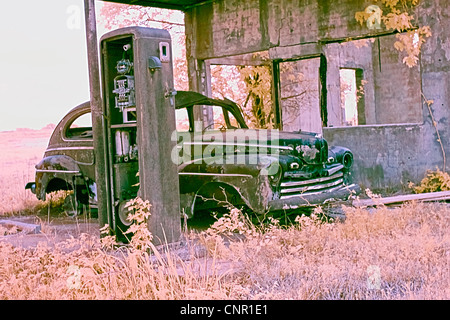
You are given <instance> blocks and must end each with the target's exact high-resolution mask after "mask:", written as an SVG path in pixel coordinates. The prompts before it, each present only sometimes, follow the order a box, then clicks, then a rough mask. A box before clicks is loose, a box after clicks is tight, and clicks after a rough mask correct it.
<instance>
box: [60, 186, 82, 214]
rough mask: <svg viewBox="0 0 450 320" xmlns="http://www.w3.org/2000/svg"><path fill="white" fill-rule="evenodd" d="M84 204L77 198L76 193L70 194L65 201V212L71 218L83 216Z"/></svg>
mask: <svg viewBox="0 0 450 320" xmlns="http://www.w3.org/2000/svg"><path fill="white" fill-rule="evenodd" d="M83 207H84V206H83V204H82V203H81V202H80V201H78V200H77V199H76V197H75V193H73V192H71V193H69V194H68V195H67V196H66V198H65V199H64V206H63V208H64V211H65V212H66V214H67V215H68V216H70V217H74V216H77V215H81V214H82V213H83Z"/></svg>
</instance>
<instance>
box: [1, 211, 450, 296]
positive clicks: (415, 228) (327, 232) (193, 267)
mask: <svg viewBox="0 0 450 320" xmlns="http://www.w3.org/2000/svg"><path fill="white" fill-rule="evenodd" d="M448 212H449V209H448V207H447V205H443V204H421V203H414V204H407V205H405V206H402V207H401V208H395V209H388V208H380V209H377V210H376V211H374V212H372V213H370V212H369V211H367V210H363V209H350V208H349V209H347V214H348V218H347V220H346V221H345V222H344V223H323V222H322V221H321V220H319V219H317V218H314V216H313V217H312V218H309V217H302V218H300V219H297V221H296V222H295V223H294V224H293V225H291V226H289V227H281V226H279V225H278V224H277V222H276V221H272V222H271V223H269V224H266V225H265V226H259V227H255V226H254V225H251V224H249V223H247V221H246V220H245V219H243V216H242V215H241V213H240V212H239V211H238V210H232V212H231V213H230V215H227V216H225V217H224V218H223V219H222V220H220V221H219V222H218V224H216V225H214V226H213V227H212V228H210V229H208V230H207V231H205V232H202V233H201V234H200V235H195V238H196V239H198V241H200V243H202V244H203V245H204V246H205V247H206V248H207V252H208V254H207V255H206V256H204V257H203V258H196V259H194V258H193V252H194V247H193V246H191V247H189V246H188V247H187V250H188V251H189V250H190V251H189V252H190V255H191V259H189V258H188V259H186V257H184V258H182V257H181V256H180V255H179V254H176V253H169V252H165V249H155V248H154V247H152V248H151V252H152V255H149V254H148V253H147V251H145V250H142V249H140V247H139V245H136V246H132V247H128V248H121V249H110V250H105V248H104V247H103V249H102V243H101V241H100V240H99V239H98V238H92V237H89V236H87V235H81V236H80V237H79V238H74V239H71V240H68V241H65V242H61V243H59V244H58V245H57V246H56V247H54V248H51V247H46V246H38V247H37V248H31V249H24V248H20V247H13V246H12V245H9V244H7V243H5V242H0V299H449V298H450V289H449V288H450V286H449V284H450V283H449V279H450V278H449V259H450V255H449V252H450V251H449V249H450V216H449V214H448ZM230 217H232V218H230ZM236 222H238V223H237V224H236ZM231 231H232V233H230V232H231ZM237 234H240V235H241V236H240V237H237V236H236V235H237ZM224 235H227V236H229V235H231V237H230V238H225V237H224ZM191 236H192V237H193V235H191ZM224 239H228V240H227V241H225V240H224ZM106 240H108V238H106ZM109 240H110V239H109ZM106 244H108V241H106ZM103 245H105V239H104V240H103ZM109 248H111V247H109Z"/></svg>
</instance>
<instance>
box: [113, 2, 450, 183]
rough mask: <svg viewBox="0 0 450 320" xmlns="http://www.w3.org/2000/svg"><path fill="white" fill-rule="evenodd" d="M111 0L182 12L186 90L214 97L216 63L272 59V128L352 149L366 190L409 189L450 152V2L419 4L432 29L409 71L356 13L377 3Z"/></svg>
mask: <svg viewBox="0 0 450 320" xmlns="http://www.w3.org/2000/svg"><path fill="white" fill-rule="evenodd" d="M115 2H121V3H129V4H137V5H144V6H153V7H163V8H169V9H178V10H182V11H184V12H185V28H186V29H185V30H186V48H187V61H188V73H189V86H190V90H193V91H197V92H200V93H203V94H206V95H210V96H211V94H212V92H211V68H213V67H214V66H215V65H267V66H269V68H270V70H271V73H272V101H273V111H274V115H275V126H276V127H278V128H280V129H283V130H287V131H299V130H303V131H313V132H318V133H322V134H323V136H324V137H325V138H326V139H327V141H328V143H329V144H330V145H340V146H345V147H348V148H350V149H351V150H352V151H353V153H354V167H353V168H354V169H353V179H354V180H355V181H357V182H358V183H360V184H361V186H363V187H369V188H373V189H385V188H396V189H398V188H402V187H407V185H408V182H409V181H413V182H419V181H420V180H421V179H422V178H423V177H424V175H425V173H426V171H427V170H435V169H436V168H439V169H441V170H442V168H443V167H444V166H445V154H449V153H450V148H449V139H450V127H449V124H448V121H449V116H450V109H449V102H450V101H449V100H450V81H449V77H448V72H449V69H450V19H449V15H450V3H449V2H448V1H443V0H422V1H420V3H419V5H418V6H417V7H415V9H414V10H415V12H414V16H415V17H416V19H415V20H414V23H415V24H417V26H418V27H419V26H423V25H428V26H430V28H431V31H432V35H431V37H429V38H428V39H427V41H426V43H425V44H424V45H423V47H422V51H421V54H420V57H419V61H418V64H417V65H416V66H414V67H411V68H409V67H408V66H406V65H405V64H404V63H403V62H402V60H403V57H404V54H403V53H401V52H399V51H398V50H396V49H395V48H394V43H395V41H396V35H395V34H394V33H393V32H390V31H389V32H388V31H386V29H385V28H378V27H377V25H376V21H375V25H374V26H373V27H369V26H368V25H366V24H363V25H361V24H360V23H358V22H357V21H356V19H355V12H356V11H364V9H365V8H367V7H369V6H373V5H377V4H378V5H381V4H380V3H379V2H374V1H370V0H357V1H354V0H341V1H334V0H246V1H236V0H208V1H205V0H156V1H147V0H141V1H115ZM375 8H376V7H375ZM289 74H294V75H295V74H297V75H298V74H300V75H301V77H297V76H294V77H292V76H289ZM344 77H346V78H345V79H350V83H351V84H352V86H353V87H354V88H355V89H354V91H353V92H354V94H353V95H354V97H353V98H354V102H353V107H351V106H347V105H346V101H345V100H349V99H350V98H348V97H345V96H344V95H343V94H342V82H343V79H344ZM347 81H348V80H347ZM361 91H362V92H363V94H361ZM427 100H428V101H430V100H432V101H433V103H432V104H430V105H428V104H427V103H426V101H427ZM352 108H353V109H352Z"/></svg>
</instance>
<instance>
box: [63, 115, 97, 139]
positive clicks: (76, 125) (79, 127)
mask: <svg viewBox="0 0 450 320" xmlns="http://www.w3.org/2000/svg"><path fill="white" fill-rule="evenodd" d="M65 136H66V138H68V139H92V137H93V136H92V117H91V113H90V112H87V113H84V114H82V115H81V116H79V117H78V118H75V120H74V121H72V123H71V124H70V125H69V126H68V127H67V129H66V132H65Z"/></svg>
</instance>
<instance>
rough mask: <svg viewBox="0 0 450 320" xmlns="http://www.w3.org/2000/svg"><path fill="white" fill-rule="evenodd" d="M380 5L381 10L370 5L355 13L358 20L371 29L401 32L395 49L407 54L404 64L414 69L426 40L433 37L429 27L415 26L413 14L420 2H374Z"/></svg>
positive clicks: (394, 0)
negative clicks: (383, 28)
mask: <svg viewBox="0 0 450 320" xmlns="http://www.w3.org/2000/svg"><path fill="white" fill-rule="evenodd" d="M374 1H375V2H377V3H380V4H381V5H382V7H383V9H384V10H383V9H381V8H380V7H378V6H377V5H370V6H368V7H366V9H365V10H364V11H359V12H356V13H355V18H356V20H357V21H358V22H359V23H360V24H361V25H363V24H364V23H366V25H367V28H369V29H382V27H381V25H384V27H385V28H386V30H388V31H395V32H400V33H399V34H397V35H396V37H397V41H396V42H395V44H394V46H395V48H396V49H397V50H398V51H400V52H405V53H406V56H405V57H404V58H403V63H405V64H406V65H407V66H408V67H410V68H411V67H414V66H416V65H417V62H418V61H419V54H420V49H421V47H422V45H423V44H424V42H425V41H426V38H428V37H430V36H431V29H430V27H429V26H422V27H418V28H416V27H415V26H414V24H413V21H414V19H415V18H414V16H413V15H412V14H411V12H413V10H414V8H415V7H416V6H417V5H418V4H419V0H374Z"/></svg>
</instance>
